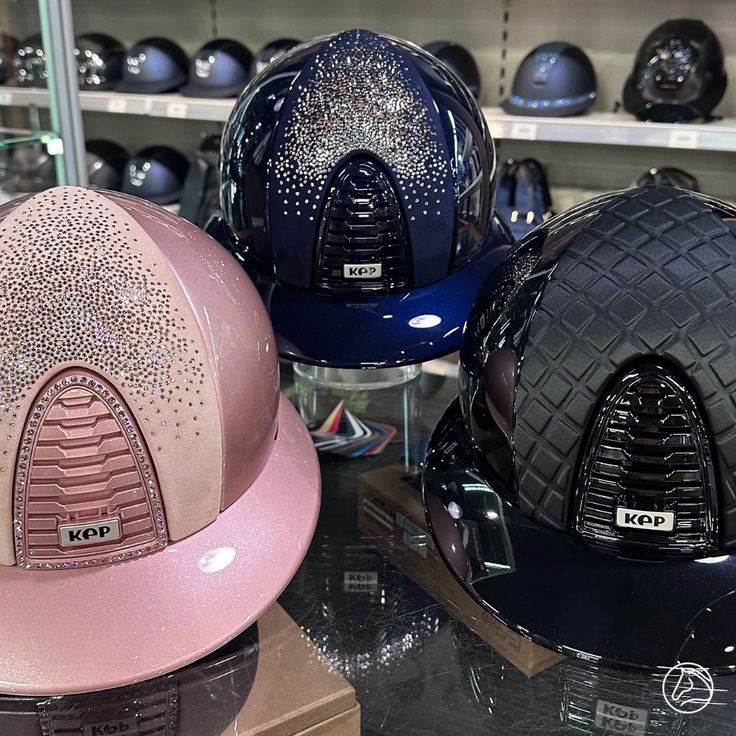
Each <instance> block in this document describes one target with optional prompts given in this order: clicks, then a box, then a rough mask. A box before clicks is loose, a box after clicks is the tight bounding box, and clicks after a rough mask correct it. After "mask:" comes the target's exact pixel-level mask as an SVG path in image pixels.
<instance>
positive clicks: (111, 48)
mask: <svg viewBox="0 0 736 736" xmlns="http://www.w3.org/2000/svg"><path fill="white" fill-rule="evenodd" d="M74 55H75V57H76V59H77V73H78V75H79V89H81V90H85V89H89V90H108V89H113V88H114V87H115V86H116V85H117V84H118V83H119V82H120V79H121V77H122V73H123V59H124V58H125V47H124V46H123V44H122V43H120V41H118V40H117V39H116V38H113V37H112V36H108V35H107V34H106V33H85V34H82V35H81V36H77V37H76V39H75V41H74Z"/></svg>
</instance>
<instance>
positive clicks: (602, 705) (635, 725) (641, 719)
mask: <svg viewBox="0 0 736 736" xmlns="http://www.w3.org/2000/svg"><path fill="white" fill-rule="evenodd" d="M648 718H649V712H648V711H646V710H644V708H634V707H632V706H630V705H621V704H620V703H611V702H610V701H608V700H599V701H598V703H597V704H596V707H595V725H596V726H597V727H598V728H601V729H603V731H604V733H607V734H609V733H625V734H631V735H632V736H636V735H637V734H641V735H642V736H643V734H645V733H646V732H647V720H648Z"/></svg>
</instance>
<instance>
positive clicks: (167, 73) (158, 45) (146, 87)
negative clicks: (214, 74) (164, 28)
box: [117, 36, 189, 95]
mask: <svg viewBox="0 0 736 736" xmlns="http://www.w3.org/2000/svg"><path fill="white" fill-rule="evenodd" d="M188 67H189V58H188V57H187V55H186V53H185V52H184V50H183V49H182V48H181V46H179V45H178V44H176V43H174V42H173V41H169V39H168V38H160V37H157V36H156V37H152V38H144V39H143V40H142V41H138V43H137V44H135V45H134V46H133V47H132V48H131V49H130V51H128V56H127V58H126V60H125V63H124V64H123V81H122V82H121V83H120V84H119V85H118V88H117V90H118V92H136V93H140V94H154V95H155V94H159V93H161V92H174V91H175V90H177V89H179V87H181V86H182V84H184V82H186V80H187V69H188Z"/></svg>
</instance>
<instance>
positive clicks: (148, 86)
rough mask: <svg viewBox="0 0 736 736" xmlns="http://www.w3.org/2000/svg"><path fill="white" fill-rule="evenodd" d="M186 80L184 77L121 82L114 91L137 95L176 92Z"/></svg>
mask: <svg viewBox="0 0 736 736" xmlns="http://www.w3.org/2000/svg"><path fill="white" fill-rule="evenodd" d="M186 81H187V78H186V77H181V78H180V79H175V80H173V81H172V80H169V81H167V82H121V83H120V84H119V85H118V86H117V87H115V91H116V92H128V93H132V94H137V95H157V94H164V93H166V92H176V91H177V90H178V89H179V87H181V86H182V84H184V83H185V82H186Z"/></svg>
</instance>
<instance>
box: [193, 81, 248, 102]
mask: <svg viewBox="0 0 736 736" xmlns="http://www.w3.org/2000/svg"><path fill="white" fill-rule="evenodd" d="M244 89H245V84H232V85H230V86H228V87H213V86H211V85H210V86H205V85H201V84H185V85H184V86H183V87H182V88H181V89H180V90H179V93H180V94H182V95H184V97H205V98H207V99H222V98H226V97H238V96H239V95H240V93H241V92H242V91H243V90H244Z"/></svg>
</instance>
